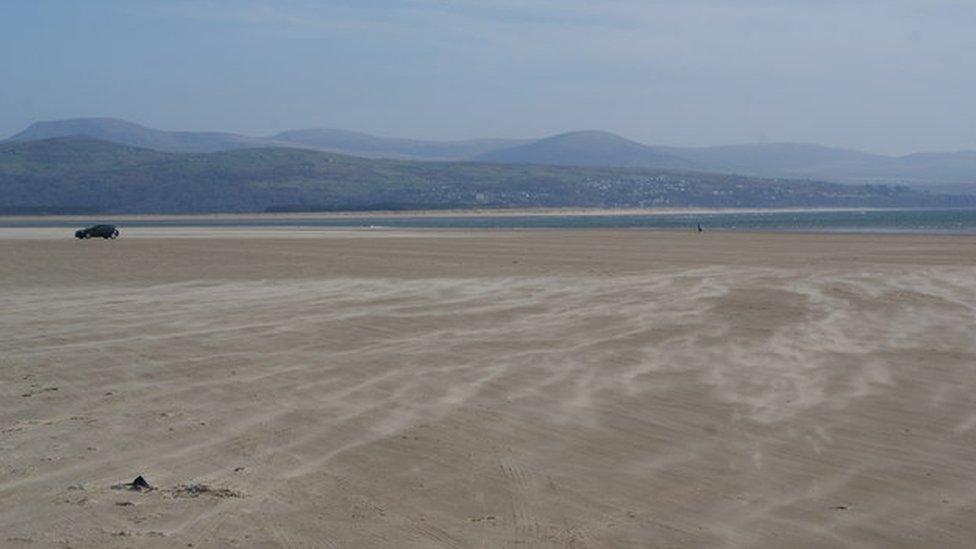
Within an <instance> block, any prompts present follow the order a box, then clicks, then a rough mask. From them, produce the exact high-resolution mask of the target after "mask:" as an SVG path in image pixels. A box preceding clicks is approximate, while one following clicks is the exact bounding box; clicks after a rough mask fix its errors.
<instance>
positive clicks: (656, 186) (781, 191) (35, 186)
mask: <svg viewBox="0 0 976 549" xmlns="http://www.w3.org/2000/svg"><path fill="white" fill-rule="evenodd" d="M926 206H928V207H946V206H968V207H976V196H969V197H967V196H953V195H943V194H934V193H929V192H926V191H919V190H914V189H910V188H908V187H893V186H886V185H842V184H837V183H826V182H820V181H804V180H782V179H780V180H777V179H762V178H756V177H749V176H737V175H726V174H715V173H704V172H688V171H671V170H661V169H653V168H634V167H630V168H622V167H604V166H582V167H581V166H552V165H527V164H499V163H490V162H457V161H455V162H435V161H416V160H392V159H378V158H363V157H358V156H349V155H342V154H337V153H331V152H322V151H314V150H308V149H299V148H286V147H277V146H276V147H246V148H238V149H233V150H225V151H217V152H208V153H186V152H163V151H157V150H153V149H148V148H142V147H133V146H129V145H122V144H118V143H111V142H108V141H103V140H97V139H93V138H91V137H87V136H72V137H56V138H48V139H35V140H29V141H21V140H14V141H7V142H3V143H0V214H2V215H24V214H99V215H104V214H115V213H218V212H228V213H234V212H289V211H296V212H300V211H336V210H347V211H348V210H408V209H443V208H472V207H481V208H529V207H589V208H624V207H632V208H633V207H638V208H639V207H759V208H761V207H926Z"/></svg>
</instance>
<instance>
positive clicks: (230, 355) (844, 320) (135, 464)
mask: <svg viewBox="0 0 976 549" xmlns="http://www.w3.org/2000/svg"><path fill="white" fill-rule="evenodd" d="M10 231H12V230H8V231H7V233H4V232H3V231H0V257H2V262H0V402H2V406H0V546H4V547H8V546H9V547H18V546H25V547H38V546H41V547H43V546H59V547H60V546H71V547H124V546H132V547H135V546H138V547H143V546H149V547H151V546H158V547H187V546H189V545H190V544H193V547H222V546H227V547H262V546H263V547H275V546H280V547H672V546H680V547H707V546H729V547H818V546H823V547H838V546H872V547H899V546H904V547H921V546H927V547H971V546H972V544H973V540H974V539H976V333H974V326H976V268H974V265H976V238H972V237H935V236H922V237H910V236H855V235H787V234H746V233H705V234H702V235H698V234H692V233H667V232H649V231H575V232H571V231H484V232H473V231H458V232H449V231H414V232H406V231H395V232H392V231H391V232H384V231H311V232H310V231H287V230H278V231H274V232H272V233H267V234H270V235H271V237H262V235H260V234H256V233H255V232H254V231H243V230H240V231H238V230H233V229H224V230H220V229H212V230H209V231H210V232H207V231H196V232H194V231H189V232H188V231H183V232H179V231H176V230H169V231H170V232H169V233H167V230H166V229H162V230H160V229H154V230H153V231H154V232H155V233H156V235H157V236H158V237H157V238H122V239H119V240H118V241H114V242H108V241H85V242H77V241H72V240H70V239H67V238H64V239H50V238H49V239H44V238H37V237H43V236H45V234H46V233H44V232H43V230H37V231H39V232H37V233H34V234H30V233H25V232H24V231H13V232H10ZM8 233H9V234H8ZM52 234H53V233H52ZM128 234H129V233H128V232H127V235H128ZM47 236H51V235H47ZM135 236H138V232H136V235H135ZM176 236H179V237H180V238H175V237H176ZM295 236H302V237H303V238H295ZM167 237H174V238H167ZM218 237H219V238H218ZM394 237H395V238H394ZM140 474H141V475H144V476H145V477H146V478H147V479H148V480H149V482H150V483H152V484H153V485H155V486H156V487H157V489H156V490H154V491H151V492H146V493H137V492H132V491H128V490H117V489H113V488H112V486H113V485H115V484H118V483H121V482H128V481H130V480H132V479H133V478H134V477H135V476H136V475H140ZM200 485H206V486H207V487H209V491H208V490H204V489H202V488H201V487H200Z"/></svg>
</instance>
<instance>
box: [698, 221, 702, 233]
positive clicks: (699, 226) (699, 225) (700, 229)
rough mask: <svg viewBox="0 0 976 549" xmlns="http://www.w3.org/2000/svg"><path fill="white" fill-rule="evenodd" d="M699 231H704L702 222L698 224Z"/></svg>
mask: <svg viewBox="0 0 976 549" xmlns="http://www.w3.org/2000/svg"><path fill="white" fill-rule="evenodd" d="M698 232H702V228H701V223H699V224H698Z"/></svg>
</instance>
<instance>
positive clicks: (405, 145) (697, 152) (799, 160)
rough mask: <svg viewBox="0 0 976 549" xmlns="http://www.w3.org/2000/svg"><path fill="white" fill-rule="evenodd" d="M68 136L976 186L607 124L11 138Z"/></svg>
mask: <svg viewBox="0 0 976 549" xmlns="http://www.w3.org/2000/svg"><path fill="white" fill-rule="evenodd" d="M69 136H88V137H92V138H95V139H100V140H103V141H108V142H112V143H117V144H121V145H127V146H131V147H141V148H146V149H152V150H157V151H162V152H182V153H201V152H220V151H231V150H237V149H247V148H267V147H289V148H302V149H312V150H318V151H328V152H338V153H342V154H348V155H353V156H360V157H365V158H387V159H402V160H422V161H471V162H483V163H499V164H534V165H552V166H594V167H596V166H598V167H629V168H652V169H670V170H690V171H701V172H713V173H724V174H738V175H749V176H760V177H774V178H798V179H818V180H823V181H830V182H838V183H852V184H895V185H910V186H915V187H919V188H925V189H928V190H932V191H943V192H976V151H957V152H927V153H916V154H910V155H905V156H885V155H879V154H869V153H864V152H859V151H854V150H849V149H841V148H833V147H825V146H821V145H812V144H801V143H772V144H750V145H732V146H722V147H663V146H648V145H644V144H641V143H638V142H636V141H632V140H629V139H626V138H623V137H621V136H618V135H614V134H611V133H607V132H602V131H577V132H569V133H564V134H559V135H555V136H550V137H546V138H543V139H538V140H518V139H474V140H467V141H429V140H415V139H399V138H387V137H377V136H373V135H369V134H365V133H359V132H352V131H346V130H337V129H325V128H320V129H304V130H291V131H286V132H282V133H278V134H275V135H270V136H264V137H254V136H245V135H239V134H233V133H222V132H171V131H163V130H157V129H153V128H148V127H145V126H142V125H139V124H135V123H132V122H127V121H123V120H118V119H113V118H80V119H70V120H57V121H48V122H38V123H35V124H33V125H31V126H30V127H28V128H27V129H25V130H24V131H22V132H20V133H18V134H16V135H14V136H12V137H11V138H9V140H8V141H13V142H19V141H33V140H40V139H49V138H56V137H69Z"/></svg>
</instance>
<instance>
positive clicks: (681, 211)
mask: <svg viewBox="0 0 976 549" xmlns="http://www.w3.org/2000/svg"><path fill="white" fill-rule="evenodd" d="M950 209H958V210H969V209H972V208H515V209H463V210H460V209H450V210H403V211H394V210H371V211H339V212H288V213H263V212H257V213H212V214H104V215H2V216H0V222H4V221H44V220H58V221H98V220H116V221H123V220H129V221H179V220H193V219H240V220H247V219H269V220H272V219H348V218H378V219H382V218H391V217H529V216H531V217H544V216H574V217H585V216H628V215H661V216H665V215H691V214H701V215H721V214H737V213H740V214H749V213H771V214H772V213H809V212H824V213H828V212H880V211H892V212H898V211H911V210H950Z"/></svg>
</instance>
